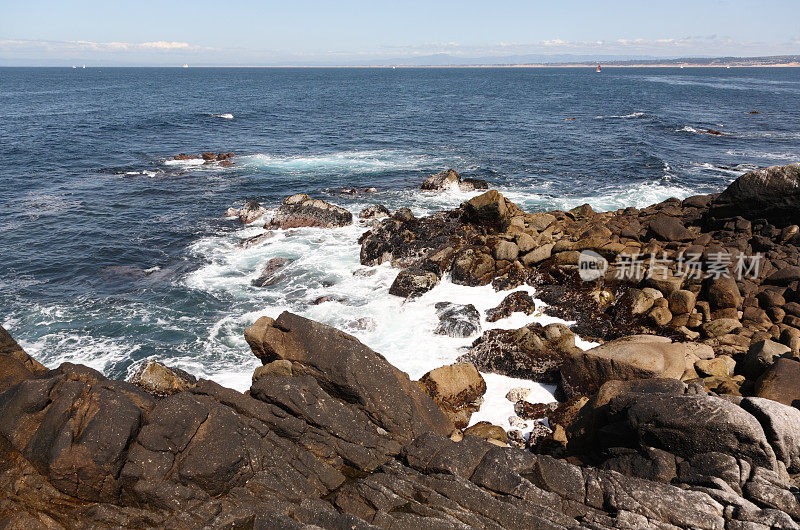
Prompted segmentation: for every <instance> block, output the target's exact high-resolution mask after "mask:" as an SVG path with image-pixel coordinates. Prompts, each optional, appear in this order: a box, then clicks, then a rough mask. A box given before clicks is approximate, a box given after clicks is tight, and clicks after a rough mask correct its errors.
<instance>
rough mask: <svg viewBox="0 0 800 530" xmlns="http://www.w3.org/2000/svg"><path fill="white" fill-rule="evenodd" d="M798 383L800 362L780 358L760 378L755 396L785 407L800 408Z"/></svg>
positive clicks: (799, 386) (799, 387) (799, 379)
mask: <svg viewBox="0 0 800 530" xmlns="http://www.w3.org/2000/svg"><path fill="white" fill-rule="evenodd" d="M798 381H800V362H797V361H795V360H794V359H784V358H778V359H776V360H775V362H774V363H773V364H772V366H770V367H769V368H767V369H766V371H764V373H763V374H762V375H761V377H759V378H758V381H756V386H755V391H754V394H755V395H756V396H758V397H763V398H767V399H771V400H773V401H777V402H779V403H783V404H784V405H790V406H794V407H800V385H798V384H797V382H798Z"/></svg>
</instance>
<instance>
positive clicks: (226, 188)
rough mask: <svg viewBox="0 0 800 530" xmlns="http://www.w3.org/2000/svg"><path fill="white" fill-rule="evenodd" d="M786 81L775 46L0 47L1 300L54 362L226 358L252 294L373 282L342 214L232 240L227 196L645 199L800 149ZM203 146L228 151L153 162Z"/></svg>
mask: <svg viewBox="0 0 800 530" xmlns="http://www.w3.org/2000/svg"><path fill="white" fill-rule="evenodd" d="M798 101H800V70H799V69H790V68H758V69H702V68H699V69H656V68H646V69H636V68H630V69H606V70H605V71H603V72H602V73H600V74H598V73H595V72H594V71H593V70H591V69H526V68H507V69H506V68H493V69H405V68H403V69H396V70H394V69H126V68H110V69H103V70H102V71H100V70H97V69H86V70H83V69H78V70H73V69H58V68H52V69H48V68H39V69H28V68H18V69H12V68H5V69H0V160H2V165H0V186H2V190H3V193H2V199H1V201H2V202H0V205H1V206H2V214H3V215H2V218H1V219H0V242H2V251H3V253H2V262H0V289H1V292H0V307H2V313H1V314H0V321H1V322H2V323H3V325H4V326H6V327H7V328H9V329H10V330H11V331H12V333H13V334H14V335H15V336H17V337H18V338H20V339H22V341H23V342H24V344H25V345H26V346H27V347H28V348H29V349H31V350H32V352H34V353H36V354H37V355H39V356H40V357H42V358H43V359H44V360H45V361H47V362H49V363H57V362H60V361H63V360H68V359H69V360H81V361H83V362H88V363H90V364H92V365H93V366H96V367H98V368H100V369H103V370H105V371H106V372H107V373H109V374H110V375H113V376H123V375H124V374H125V373H126V371H127V370H128V369H129V368H130V366H131V363H132V362H134V361H135V360H138V359H142V358H145V357H150V356H156V357H159V358H170V359H179V360H180V362H181V363H183V364H187V365H189V364H191V361H192V360H193V359H194V360H195V361H196V364H194V365H193V366H192V367H193V368H194V369H195V371H201V372H204V373H207V374H211V375H213V374H216V373H222V372H225V371H227V370H230V369H231V366H235V365H236V364H237V363H240V362H245V361H243V359H246V357H240V356H239V353H237V352H239V350H242V349H243V342H242V341H241V339H240V337H241V331H242V329H243V328H244V326H246V325H247V323H248V322H251V321H252V320H254V318H255V317H257V316H258V314H259V313H260V312H263V311H264V308H272V309H275V308H279V307H288V308H293V309H295V310H298V311H303V310H304V307H305V306H307V304H308V297H310V296H312V295H315V294H318V292H323V291H324V289H326V288H327V289H330V288H332V287H331V286H330V285H329V284H331V283H334V284H336V283H337V282H340V283H341V285H342V286H343V288H347V289H351V290H352V289H356V288H363V289H366V290H369V289H375V290H378V291H380V289H382V288H383V287H385V286H383V284H381V283H380V281H378V280H376V281H375V283H374V284H372V285H367V284H364V285H360V286H359V287H353V286H349V284H347V283H346V282H347V281H350V280H347V279H346V278H347V277H348V274H349V273H350V272H351V271H350V269H352V268H354V267H357V265H358V264H357V256H355V257H353V256H351V253H352V252H353V249H355V248H356V247H355V242H354V239H355V238H356V237H357V233H356V232H357V230H355V229H354V230H353V231H352V233H351V232H347V231H346V230H345V231H339V232H336V233H335V234H330V233H328V234H323V235H317V236H314V237H316V238H317V239H314V238H313V237H306V238H305V239H302V242H301V243H298V244H296V245H295V244H294V243H292V244H291V245H290V244H289V242H283V243H280V244H276V245H274V246H271V247H270V246H268V245H267V246H265V247H264V248H263V249H262V250H263V252H262V253H261V254H259V255H252V256H251V255H246V256H245V255H242V256H240V255H238V254H235V252H236V250H235V244H234V242H235V241H238V238H239V237H240V236H242V235H246V234H249V233H250V232H246V231H244V232H243V231H242V230H241V228H240V227H239V226H238V225H236V224H235V223H233V222H231V221H230V220H225V219H222V218H221V215H222V214H223V212H224V211H225V209H226V208H227V207H228V206H231V205H232V204H236V203H237V201H238V202H241V201H242V200H244V199H245V198H256V199H259V200H261V201H263V202H265V203H266V204H267V205H276V204H277V203H278V202H279V201H280V199H281V198H283V197H284V196H286V195H288V194H291V193H295V192H300V191H302V192H307V193H310V194H312V195H317V196H320V197H322V198H326V199H327V200H331V201H333V202H337V203H339V204H342V205H344V206H346V207H348V208H351V209H352V210H354V211H355V210H357V209H358V208H360V207H362V206H364V205H366V204H369V203H372V202H383V203H385V204H387V205H388V206H390V207H399V206H405V205H411V206H412V207H413V208H414V209H415V210H417V211H418V212H419V213H425V212H428V211H432V210H435V209H437V208H445V207H453V206H456V205H457V204H458V203H459V202H460V201H461V200H463V199H464V197H463V196H461V195H459V194H445V195H437V196H431V195H422V194H420V193H418V192H417V191H415V190H416V189H417V188H418V186H419V183H420V182H421V181H422V179H423V177H424V176H425V175H427V174H430V173H432V172H435V171H439V170H442V169H445V168H448V167H454V168H455V169H457V170H458V171H460V172H463V173H465V174H468V175H473V176H479V177H481V178H485V179H487V180H489V181H490V182H491V183H492V185H493V186H494V187H498V188H499V189H501V191H503V193H505V194H507V195H508V196H509V197H510V198H512V199H513V200H515V201H517V202H519V203H521V204H522V205H523V206H524V207H526V208H528V209H549V208H555V207H567V206H573V205H577V204H580V203H583V202H589V203H591V204H593V205H594V206H595V207H597V208H604V209H613V208H618V207H623V206H627V205H637V206H643V205H645V204H648V203H651V202H656V201H659V200H662V199H664V198H667V197H669V196H679V197H682V196H687V195H691V194H694V193H702V192H711V191H718V190H720V189H723V188H724V187H725V186H726V185H727V184H728V183H729V182H730V181H732V180H733V179H734V178H735V177H736V176H737V175H739V174H741V173H742V172H744V171H746V170H748V169H750V168H753V167H757V166H765V165H772V164H784V163H789V162H793V161H800V147H799V146H800V106H799V105H798V104H797V103H798ZM751 110H758V111H759V114H749V113H748V112H749V111H751ZM223 114H231V115H232V116H233V118H232V119H227V118H223V117H219V115H223ZM568 118H575V119H568ZM709 128H711V129H717V130H721V131H724V132H725V133H727V134H729V136H711V135H707V134H701V133H700V132H698V131H701V130H704V129H709ZM206 150H214V151H233V152H235V153H236V154H237V158H236V159H235V160H236V162H237V164H236V165H235V166H233V167H231V168H220V167H216V166H213V167H210V166H202V167H199V166H188V165H180V164H178V165H176V164H166V163H165V161H166V160H167V159H168V158H170V157H171V156H172V155H174V154H177V153H179V152H186V153H199V152H201V151H206ZM345 186H374V187H376V188H378V190H379V193H378V194H377V195H376V196H374V197H368V198H364V197H357V198H352V197H342V196H339V195H336V194H335V193H334V191H333V190H335V189H337V188H341V187H345ZM247 230H249V229H247ZM281 241H283V240H281ZM286 241H289V240H286ZM281 245H284V246H281ZM292 245H294V246H292ZM337 245H338V246H337ZM320 248H325V249H326V250H325V252H327V253H329V257H328V259H326V260H319V261H317V262H314V261H313V260H312V261H306V262H302V261H298V263H302V266H301V265H298V266H297V267H298V269H297V270H296V271H295V272H296V278H295V280H296V281H295V282H294V283H291V282H290V283H288V284H286V285H282V286H280V285H279V286H276V288H275V289H271V290H268V291H258V290H254V289H252V288H250V287H249V280H248V275H252V274H255V273H256V272H257V268H258V265H259V263H261V261H262V259H263V258H264V257H267V256H270V255H274V254H275V253H285V254H287V255H292V256H293V257H303V258H304V259H309V258H308V256H307V255H308V254H309V253H313V252H315V251H316V250H315V249H320ZM335 249H342V250H341V256H338V257H337V256H336V255H335V253H336V252H337V251H336V250H335ZM331 253H333V255H331ZM234 256H238V257H234ZM337 271H338V272H337ZM326 275H327V276H326ZM378 276H380V275H378ZM325 278H328V279H325ZM315 282H316V283H315ZM380 292H381V296H382V294H383V293H382V291H380ZM309 311H310V310H309ZM316 316H317V317H319V318H323V319H324V315H323V316H320V315H316ZM331 318H333V317H331ZM241 355H243V356H244V355H246V351H244V352H241Z"/></svg>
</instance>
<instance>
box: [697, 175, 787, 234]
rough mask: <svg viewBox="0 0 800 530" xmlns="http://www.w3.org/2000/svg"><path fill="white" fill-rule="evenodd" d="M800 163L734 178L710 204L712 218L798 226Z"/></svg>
mask: <svg viewBox="0 0 800 530" xmlns="http://www.w3.org/2000/svg"><path fill="white" fill-rule="evenodd" d="M799 190H800V164H789V165H786V166H772V167H768V168H763V169H757V170H755V171H750V172H749V173H746V174H744V175H742V176H741V177H739V178H737V179H736V180H735V181H734V182H733V183H732V184H731V185H730V186H728V188H727V189H726V190H725V191H723V192H722V193H721V194H720V195H719V196H718V197H717V198H716V199H715V200H714V201H713V202H712V203H711V207H710V210H709V217H711V218H717V219H720V218H730V217H734V216H737V215H740V216H742V217H744V218H746V219H751V220H753V219H767V220H768V221H770V222H771V223H773V224H775V225H777V226H785V225H789V224H798V221H799V219H798V214H797V212H798V206H800V191H799Z"/></svg>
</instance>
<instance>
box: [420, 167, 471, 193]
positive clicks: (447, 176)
mask: <svg viewBox="0 0 800 530" xmlns="http://www.w3.org/2000/svg"><path fill="white" fill-rule="evenodd" d="M460 183H461V176H460V175H459V174H458V173H457V172H456V171H455V170H454V169H448V170H445V171H442V172H440V173H437V174H435V175H431V176H430V177H428V178H427V179H425V182H423V183H422V186H421V189H423V190H428V191H442V190H446V189H458V185H459V184H460Z"/></svg>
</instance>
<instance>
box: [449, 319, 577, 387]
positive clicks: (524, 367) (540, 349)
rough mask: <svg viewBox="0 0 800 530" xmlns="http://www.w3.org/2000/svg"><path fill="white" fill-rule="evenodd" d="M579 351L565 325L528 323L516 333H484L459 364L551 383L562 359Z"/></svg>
mask: <svg viewBox="0 0 800 530" xmlns="http://www.w3.org/2000/svg"><path fill="white" fill-rule="evenodd" d="M578 350H579V349H578V348H577V347H576V346H575V335H574V334H573V333H572V332H571V331H570V330H569V329H568V328H567V327H566V326H564V325H562V324H548V325H547V326H544V327H542V326H541V325H539V324H530V325H528V326H525V327H523V328H519V329H516V330H498V329H493V330H488V331H485V332H484V333H483V335H482V336H481V337H480V338H478V339H477V340H475V342H473V343H472V347H471V348H470V350H469V352H467V353H466V354H464V355H462V356H461V357H459V361H462V362H472V363H474V364H475V366H477V367H478V369H479V370H481V371H482V372H493V373H499V374H503V375H509V376H512V377H524V378H526V379H532V380H534V381H539V382H543V383H551V384H552V383H555V382H556V381H557V379H558V368H559V367H560V366H561V364H562V363H563V362H564V360H565V359H566V358H567V357H568V356H569V354H570V353H573V352H575V351H578Z"/></svg>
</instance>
